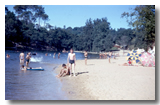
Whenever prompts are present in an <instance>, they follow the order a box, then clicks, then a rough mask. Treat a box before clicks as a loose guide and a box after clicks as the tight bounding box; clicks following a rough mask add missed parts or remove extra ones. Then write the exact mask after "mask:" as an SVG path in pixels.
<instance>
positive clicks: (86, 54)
mask: <svg viewBox="0 0 160 105" xmlns="http://www.w3.org/2000/svg"><path fill="white" fill-rule="evenodd" d="M84 57H85V65H87V58H88V53H87V51H85V52H84Z"/></svg>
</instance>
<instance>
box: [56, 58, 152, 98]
mask: <svg viewBox="0 0 160 105" xmlns="http://www.w3.org/2000/svg"><path fill="white" fill-rule="evenodd" d="M125 62H126V60H125V57H123V56H121V57H117V59H111V64H109V63H108V59H88V65H85V64H84V60H77V62H76V70H75V72H76V73H78V75H77V76H76V77H68V75H67V76H65V77H60V78H59V79H60V81H61V82H62V91H64V92H65V93H66V96H67V97H68V99H69V100H155V67H142V66H138V67H136V66H130V67H128V66H118V64H122V63H125ZM60 69H61V65H59V66H58V67H57V68H56V70H55V73H56V74H58V73H59V71H60Z"/></svg>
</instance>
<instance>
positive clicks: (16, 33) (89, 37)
mask: <svg viewBox="0 0 160 105" xmlns="http://www.w3.org/2000/svg"><path fill="white" fill-rule="evenodd" d="M14 9H15V13H16V14H14V13H13V12H10V11H9V10H8V9H7V8H5V43H6V47H12V46H14V45H13V42H14V43H18V44H20V45H23V46H26V47H32V48H34V49H38V50H43V49H49V50H58V51H61V50H62V49H64V48H65V49H66V50H68V49H70V48H73V49H74V50H80V51H82V50H87V51H96V52H99V51H109V50H117V49H116V48H114V47H113V46H114V44H119V45H121V46H127V47H128V48H130V49H133V48H135V47H139V48H143V47H144V46H147V45H148V43H149V44H152V43H153V41H154V36H155V29H154V28H155V27H153V25H155V21H154V20H152V21H150V22H151V23H152V24H149V23H147V24H145V23H144V22H142V23H144V24H143V27H142V28H140V29H124V28H120V29H117V30H115V29H112V28H111V27H110V22H108V20H107V18H101V19H95V20H92V19H91V18H90V19H88V20H87V21H86V24H85V26H82V27H74V28H73V29H72V28H71V27H65V26H64V28H57V27H53V26H51V25H50V24H49V23H46V22H47V21H48V20H49V16H48V15H47V14H45V11H44V8H43V7H42V6H39V5H15V6H14ZM123 16H126V13H124V14H123ZM144 16H146V15H144ZM141 17H143V15H142V16H141ZM145 18H148V17H145ZM149 18H152V19H153V17H149ZM140 20H141V19H140ZM140 20H139V21H140ZM42 21H43V22H44V24H43V25H42V23H41V22H42ZM146 21H147V22H148V20H146ZM37 23H38V24H37ZM136 23H137V22H135V23H134V25H135V24H136ZM139 24H140V23H139ZM138 27H139V26H138ZM144 33H146V34H144ZM150 34H151V37H150V36H149V35H150ZM143 42H145V43H143Z"/></svg>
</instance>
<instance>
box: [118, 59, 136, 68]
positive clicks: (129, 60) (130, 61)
mask: <svg viewBox="0 0 160 105" xmlns="http://www.w3.org/2000/svg"><path fill="white" fill-rule="evenodd" d="M119 66H137V67H138V65H133V64H132V60H131V58H128V63H124V64H119Z"/></svg>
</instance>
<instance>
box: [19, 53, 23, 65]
mask: <svg viewBox="0 0 160 105" xmlns="http://www.w3.org/2000/svg"><path fill="white" fill-rule="evenodd" d="M19 59H20V63H24V53H23V52H21V53H20V55H19Z"/></svg>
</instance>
